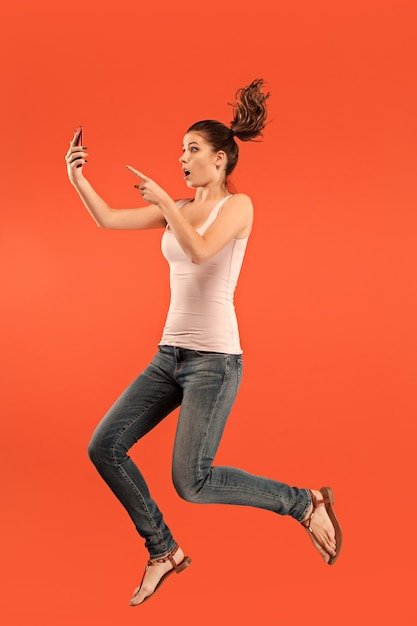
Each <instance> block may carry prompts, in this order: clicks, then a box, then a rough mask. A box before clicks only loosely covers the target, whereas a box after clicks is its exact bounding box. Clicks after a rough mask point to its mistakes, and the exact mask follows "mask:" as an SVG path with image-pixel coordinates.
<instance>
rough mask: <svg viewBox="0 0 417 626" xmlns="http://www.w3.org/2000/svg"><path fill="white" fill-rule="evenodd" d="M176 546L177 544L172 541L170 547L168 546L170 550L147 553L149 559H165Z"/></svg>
mask: <svg viewBox="0 0 417 626" xmlns="http://www.w3.org/2000/svg"><path fill="white" fill-rule="evenodd" d="M177 546H178V544H177V543H176V542H175V541H174V543H173V546H172V548H170V550H168V551H166V550H165V552H163V553H162V554H156V555H154V554H150V553H149V558H150V560H151V561H157V560H159V559H165V558H166V557H167V556H168V555H170V554H171V552H173V551H174V550H175V548H176V547H177Z"/></svg>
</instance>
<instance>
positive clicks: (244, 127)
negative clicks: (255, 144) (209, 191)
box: [187, 78, 270, 177]
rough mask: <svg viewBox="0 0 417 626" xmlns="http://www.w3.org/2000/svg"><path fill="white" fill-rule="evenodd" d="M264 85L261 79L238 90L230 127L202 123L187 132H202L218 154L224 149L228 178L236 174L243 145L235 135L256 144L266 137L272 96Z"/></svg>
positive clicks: (206, 122) (213, 123) (219, 123)
mask: <svg viewBox="0 0 417 626" xmlns="http://www.w3.org/2000/svg"><path fill="white" fill-rule="evenodd" d="M263 84H264V81H263V79H262V78H258V79H257V80H254V81H252V82H251V84H250V85H248V86H247V87H242V88H241V89H238V91H237V92H236V96H235V98H236V102H235V104H231V103H229V104H230V106H231V107H232V108H233V110H234V114H233V120H232V122H231V125H230V128H229V127H228V126H226V125H225V124H223V122H217V121H216V120H202V121H201V122H196V123H195V124H193V125H192V126H190V128H189V129H188V131H187V132H192V131H194V132H198V133H201V134H202V135H203V136H204V138H205V140H206V141H207V142H208V143H209V144H211V146H212V147H213V150H214V151H215V152H217V151H218V150H223V151H224V152H225V153H226V156H227V165H226V177H227V176H229V175H230V174H231V173H232V172H233V170H234V169H235V167H236V165H237V161H238V158H239V146H238V145H237V143H236V141H235V136H236V137H237V138H238V139H240V140H241V141H253V140H254V139H256V137H262V131H263V129H264V128H265V120H266V113H267V111H266V100H267V99H268V98H269V96H270V94H269V93H266V94H264V93H263V91H262V86H263Z"/></svg>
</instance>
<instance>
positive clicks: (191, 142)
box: [182, 141, 198, 148]
mask: <svg viewBox="0 0 417 626" xmlns="http://www.w3.org/2000/svg"><path fill="white" fill-rule="evenodd" d="M193 143H195V145H196V146H198V143H197V141H190V143H189V144H188V145H189V146H191V145H192V144H193ZM182 147H183V148H184V145H183V146H182Z"/></svg>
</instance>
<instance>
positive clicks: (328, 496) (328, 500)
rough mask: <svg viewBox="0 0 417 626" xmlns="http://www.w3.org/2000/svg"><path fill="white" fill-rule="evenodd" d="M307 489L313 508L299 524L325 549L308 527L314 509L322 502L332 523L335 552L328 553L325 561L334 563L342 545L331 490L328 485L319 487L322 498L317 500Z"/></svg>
mask: <svg viewBox="0 0 417 626" xmlns="http://www.w3.org/2000/svg"><path fill="white" fill-rule="evenodd" d="M309 491H310V496H311V503H312V505H313V510H312V512H311V515H310V517H308V518H307V519H306V520H304V522H301V525H302V526H304V528H305V529H306V530H308V532H309V533H311V535H312V538H313V537H314V539H315V540H316V541H317V543H318V544H319V545H320V546H321V547H322V548H323V549H325V548H324V547H323V546H322V545H321V543H320V541H319V540H318V539H317V537H316V536H315V534H314V533H313V531H312V529H311V528H310V524H311V520H312V519H313V516H314V511H315V510H316V509H317V507H318V506H319V505H320V504H324V506H325V507H326V511H327V515H328V516H329V517H330V521H331V523H332V524H333V528H334V530H335V539H336V554H331V555H330V559H329V560H328V561H327V563H328V565H334V563H336V561H337V559H338V558H339V554H340V549H341V547H342V529H341V528H340V524H339V522H338V521H337V518H336V515H335V513H334V511H333V504H334V496H333V492H332V490H331V489H330V487H322V488H321V489H320V492H321V494H322V496H323V498H322V500H317V498H316V496H315V495H314V493H313V492H312V491H311V490H310V489H309ZM326 552H327V550H326Z"/></svg>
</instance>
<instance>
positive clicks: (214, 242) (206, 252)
mask: <svg viewBox="0 0 417 626" xmlns="http://www.w3.org/2000/svg"><path fill="white" fill-rule="evenodd" d="M128 168H129V170H130V171H131V172H133V173H134V174H136V176H138V177H139V178H141V180H142V184H141V185H137V187H138V188H139V190H140V192H141V194H142V197H143V199H144V200H145V201H146V202H150V203H151V204H156V205H157V206H158V207H159V209H160V211H161V212H162V214H163V216H164V218H165V220H166V221H167V223H168V225H169V227H170V229H171V230H172V231H173V233H174V235H175V237H176V239H177V241H178V243H179V245H180V246H181V248H182V249H183V251H184V253H185V254H186V255H187V257H188V258H189V259H190V261H191V262H192V263H196V264H197V265H200V264H202V263H205V262H206V261H208V260H209V259H210V258H211V257H213V256H214V255H215V254H217V253H218V252H220V250H222V249H223V248H224V247H225V246H226V245H227V244H228V243H229V242H230V241H231V240H232V239H243V238H245V237H247V236H248V235H249V233H250V231H251V228H252V222H253V206H252V201H251V199H250V198H249V196H247V195H245V194H241V193H239V194H235V195H234V196H232V197H231V198H229V199H228V200H227V201H226V202H225V203H224V205H223V206H222V209H221V211H220V213H219V215H218V216H217V217H216V219H215V220H214V221H213V223H212V224H211V225H210V226H209V227H208V228H207V230H206V231H205V233H204V234H203V235H200V234H199V233H198V232H197V231H196V230H195V228H194V227H193V226H191V224H190V223H189V222H188V221H187V220H186V219H185V217H184V216H183V214H182V212H181V210H180V209H179V208H178V206H177V204H176V203H175V202H174V200H172V198H171V197H170V196H169V195H168V194H167V193H166V191H164V190H163V189H162V188H161V187H160V186H159V185H158V184H157V183H155V181H153V180H152V179H150V178H148V177H147V176H145V175H144V174H142V173H141V172H139V171H138V170H135V169H133V168H132V167H130V166H128Z"/></svg>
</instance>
